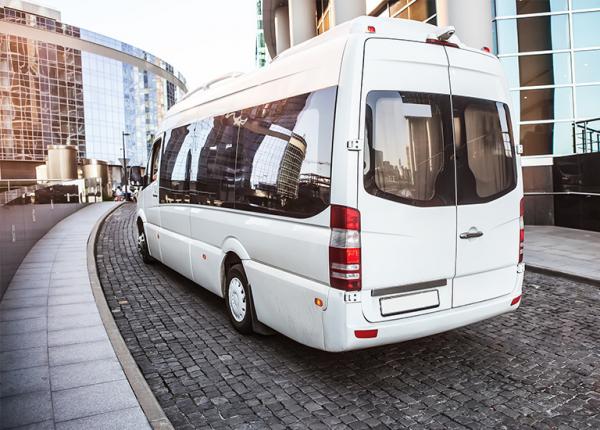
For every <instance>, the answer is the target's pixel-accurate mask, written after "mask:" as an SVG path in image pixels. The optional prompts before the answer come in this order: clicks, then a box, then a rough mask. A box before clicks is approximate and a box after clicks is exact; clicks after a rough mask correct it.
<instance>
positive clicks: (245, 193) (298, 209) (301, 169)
mask: <svg viewBox="0 0 600 430" xmlns="http://www.w3.org/2000/svg"><path fill="white" fill-rule="evenodd" d="M336 93H337V88H336V87H330V88H325V89H322V90H319V91H315V92H313V93H308V94H302V95H298V96H294V97H289V98H287V99H282V100H277V101H274V102H271V103H266V104H264V105H260V106H255V107H252V108H248V109H244V110H242V111H241V112H239V116H238V117H237V118H234V121H236V122H237V123H238V124H239V138H238V147H237V164H236V174H235V182H236V189H235V207H236V209H243V210H250V211H255V212H268V213H273V214H277V215H285V216H291V217H295V218H307V217H310V216H314V215H316V214H318V213H319V212H321V211H323V210H324V209H325V208H326V207H327V206H328V205H329V189H330V182H331V144H332V140H333V117H334V110H335V99H336Z"/></svg>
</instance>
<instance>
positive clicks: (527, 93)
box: [520, 88, 573, 121]
mask: <svg viewBox="0 0 600 430" xmlns="http://www.w3.org/2000/svg"><path fill="white" fill-rule="evenodd" d="M520 105H521V121H537V120H545V119H567V118H571V117H572V116H573V98H572V92H571V88H547V89H540V90H523V91H521V98H520Z"/></svg>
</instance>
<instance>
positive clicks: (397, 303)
mask: <svg viewBox="0 0 600 430" xmlns="http://www.w3.org/2000/svg"><path fill="white" fill-rule="evenodd" d="M439 305H440V298H439V295H438V292H437V290H433V291H424V292H422V293H417V294H406V295H404V296H396V297H387V298H384V299H380V300H379V306H380V307H381V315H382V316H384V317H386V316H390V315H396V314H403V313H407V312H416V311H421V310H424V309H431V308H437V307H438V306H439Z"/></svg>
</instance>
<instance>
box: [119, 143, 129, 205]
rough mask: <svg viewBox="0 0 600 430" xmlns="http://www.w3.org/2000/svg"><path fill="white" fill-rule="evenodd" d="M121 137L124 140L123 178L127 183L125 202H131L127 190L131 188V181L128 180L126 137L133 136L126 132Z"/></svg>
mask: <svg viewBox="0 0 600 430" xmlns="http://www.w3.org/2000/svg"><path fill="white" fill-rule="evenodd" d="M121 136H122V138H123V177H124V182H125V200H129V193H128V192H127V189H128V188H129V187H128V186H127V185H128V184H129V181H128V180H127V156H126V154H125V136H131V134H129V133H128V132H126V131H122V132H121Z"/></svg>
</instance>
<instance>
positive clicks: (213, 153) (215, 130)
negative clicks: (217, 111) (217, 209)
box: [191, 114, 238, 207]
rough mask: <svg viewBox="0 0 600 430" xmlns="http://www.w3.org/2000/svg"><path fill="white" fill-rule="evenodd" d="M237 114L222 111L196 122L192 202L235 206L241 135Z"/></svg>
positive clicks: (192, 167) (192, 168) (192, 166)
mask: <svg viewBox="0 0 600 430" xmlns="http://www.w3.org/2000/svg"><path fill="white" fill-rule="evenodd" d="M234 118H235V114H227V115H220V116H217V117H214V118H207V119H204V120H202V121H199V122H198V123H197V124H196V129H195V134H196V139H195V146H194V155H193V156H192V164H191V171H192V174H191V176H192V178H191V179H192V186H191V188H192V195H191V202H192V203H196V204H204V205H211V206H228V207H232V206H233V200H234V175H235V151H236V141H237V135H238V126H237V125H235V124H234Z"/></svg>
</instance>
